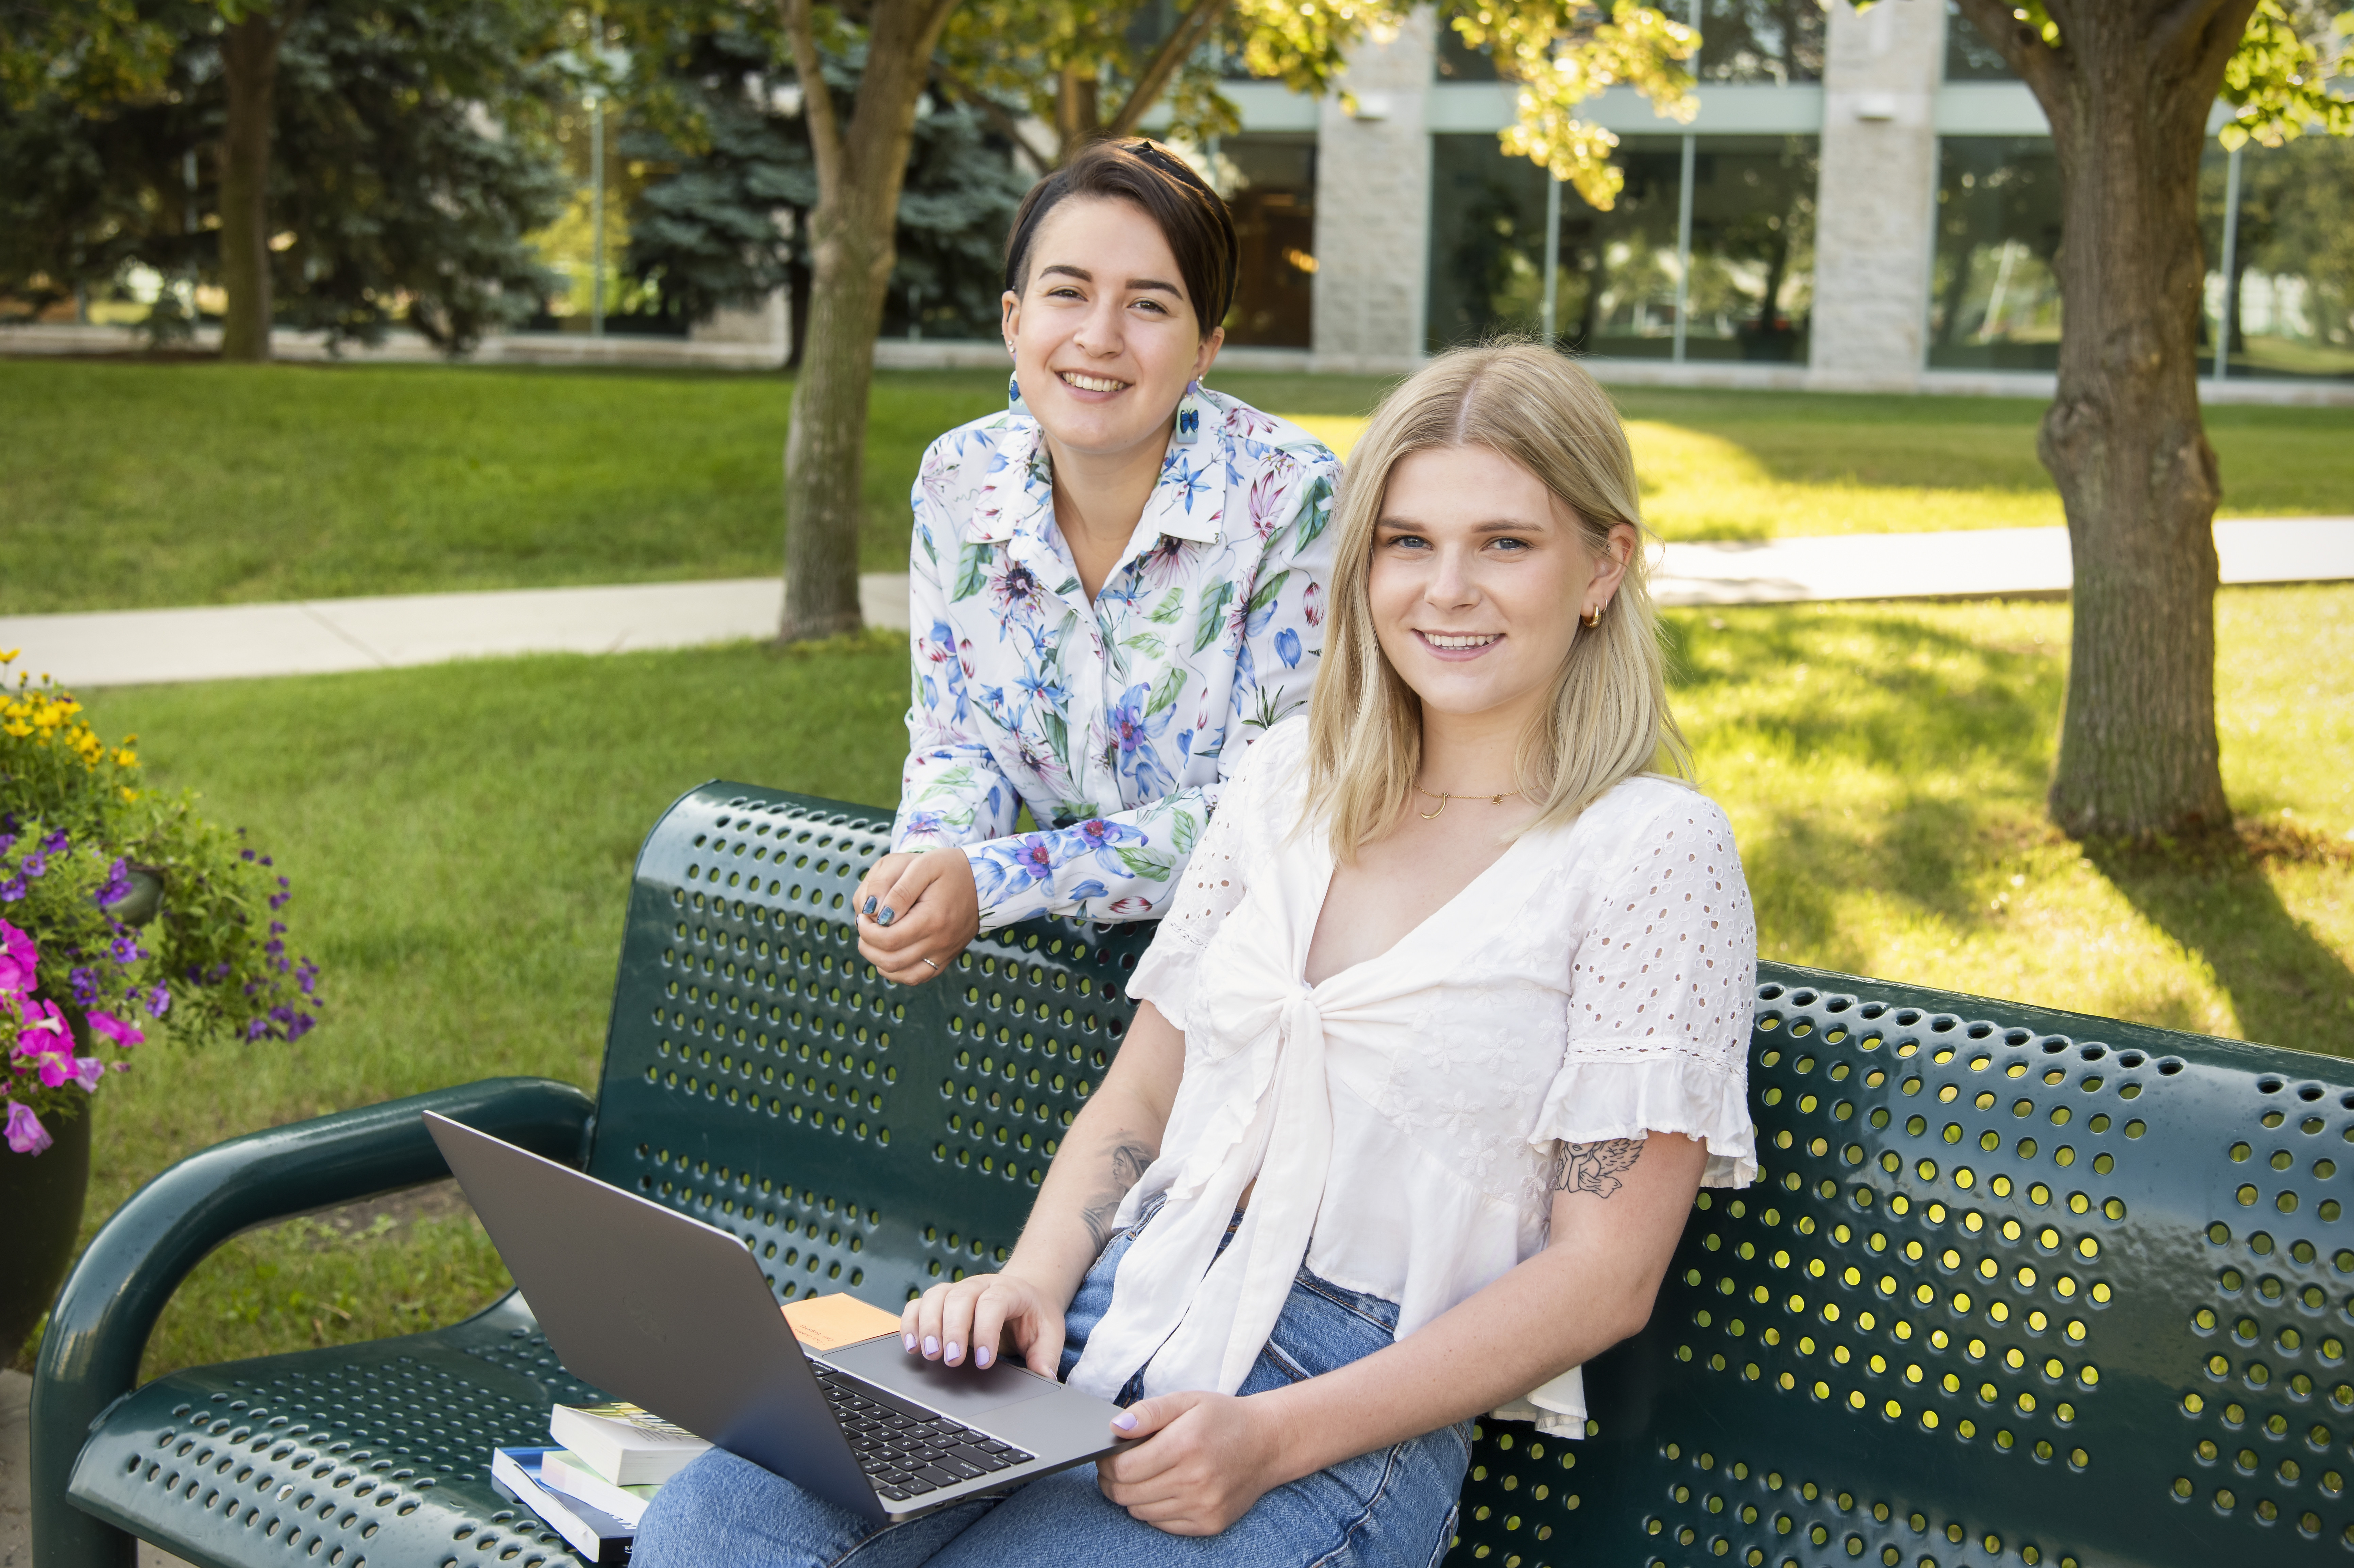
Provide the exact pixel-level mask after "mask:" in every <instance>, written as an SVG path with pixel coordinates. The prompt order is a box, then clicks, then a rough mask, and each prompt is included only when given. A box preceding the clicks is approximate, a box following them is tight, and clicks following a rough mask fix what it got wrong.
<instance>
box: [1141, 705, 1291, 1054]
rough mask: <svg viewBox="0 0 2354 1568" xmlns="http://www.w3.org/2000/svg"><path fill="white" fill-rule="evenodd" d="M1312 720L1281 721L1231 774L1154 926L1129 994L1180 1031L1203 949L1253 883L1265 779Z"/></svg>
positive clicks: (1207, 945) (1255, 745) (1183, 1029)
mask: <svg viewBox="0 0 2354 1568" xmlns="http://www.w3.org/2000/svg"><path fill="white" fill-rule="evenodd" d="M1307 727H1308V726H1307V721H1306V720H1305V719H1292V720H1289V721H1288V722H1286V723H1283V724H1280V725H1278V726H1276V727H1275V728H1274V729H1272V730H1270V731H1268V732H1267V735H1266V736H1264V737H1263V738H1262V739H1260V740H1258V741H1257V742H1256V743H1255V744H1254V745H1253V746H1252V747H1251V748H1250V752H1249V754H1248V755H1247V756H1246V757H1245V758H1243V760H1242V764H1241V766H1240V767H1238V768H1235V771H1234V775H1233V777H1232V778H1230V779H1227V780H1226V788H1225V795H1224V796H1223V797H1222V798H1221V799H1220V800H1219V801H1218V808H1217V810H1216V811H1215V812H1214V814H1213V815H1212V816H1211V818H1210V825H1209V826H1208V827H1206V828H1204V829H1203V830H1202V840H1201V842H1199V843H1197V844H1195V845H1194V846H1193V858H1192V859H1190V860H1188V861H1187V862H1186V863H1185V870H1184V872H1183V873H1182V876H1181V877H1180V880H1179V884H1178V887H1177V891H1176V893H1175V894H1174V895H1172V897H1171V899H1170V903H1169V913H1168V914H1167V915H1165V916H1162V917H1161V927H1160V929H1159V930H1157V931H1155V932H1154V933H1153V937H1152V946H1150V948H1146V949H1145V952H1144V957H1143V958H1141V959H1138V960H1137V965H1136V976H1135V978H1134V979H1133V980H1130V981H1129V986H1128V994H1129V997H1131V998H1132V999H1134V1000H1135V1001H1149V1002H1150V1003H1152V1005H1153V1006H1155V1007H1157V1008H1159V1009H1160V1010H1161V1016H1162V1017H1163V1018H1166V1019H1167V1020H1168V1021H1169V1022H1171V1023H1172V1025H1174V1026H1175V1027H1176V1029H1177V1031H1178V1033H1184V1032H1185V1029H1186V1023H1185V1014H1186V1010H1187V1008H1188V1006H1189V1005H1190V1003H1191V1001H1192V999H1193V983H1194V976H1195V973H1196V971H1197V970H1198V969H1200V967H1201V962H1202V953H1203V950H1204V948H1208V947H1209V945H1210V938H1213V937H1214V936H1216V935H1217V934H1218V927H1219V926H1220V925H1221V924H1223V923H1224V922H1225V917H1226V916H1228V915H1230V914H1232V913H1233V912H1234V908H1235V906H1236V905H1238V904H1240V903H1241V902H1242V901H1243V895H1244V893H1246V891H1248V889H1249V885H1250V884H1249V879H1248V871H1249V860H1250V855H1249V853H1248V850H1247V849H1246V842H1247V841H1248V839H1249V836H1250V832H1251V829H1252V827H1253V825H1254V823H1253V817H1254V815H1255V813H1256V811H1257V802H1258V796H1259V793H1260V791H1261V790H1262V789H1264V786H1263V785H1261V784H1260V783H1259V782H1258V780H1259V779H1262V778H1264V777H1265V775H1266V774H1267V770H1268V769H1269V768H1271V767H1278V766H1280V762H1279V761H1278V759H1277V758H1275V755H1274V754H1276V753H1278V752H1282V753H1285V754H1287V755H1288V756H1291V757H1296V756H1297V754H1298V752H1299V740H1300V737H1301V736H1304V735H1305V734H1306V733H1307Z"/></svg>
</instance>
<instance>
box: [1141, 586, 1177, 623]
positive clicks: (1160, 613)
mask: <svg viewBox="0 0 2354 1568" xmlns="http://www.w3.org/2000/svg"><path fill="white" fill-rule="evenodd" d="M1184 611H1185V590H1184V589H1183V588H1171V589H1170V590H1169V591H1168V592H1167V593H1164V594H1162V595H1161V602H1160V603H1159V604H1156V605H1154V606H1153V607H1152V613H1151V614H1150V615H1149V616H1147V617H1145V619H1146V620H1150V621H1151V622H1152V623H1153V624H1154V625H1155V626H1174V625H1176V624H1177V618H1178V617H1179V616H1180V615H1182V614H1183V613H1184Z"/></svg>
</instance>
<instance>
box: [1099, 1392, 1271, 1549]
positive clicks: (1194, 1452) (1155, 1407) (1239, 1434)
mask: <svg viewBox="0 0 2354 1568" xmlns="http://www.w3.org/2000/svg"><path fill="white" fill-rule="evenodd" d="M1273 1416H1274V1412H1273V1410H1272V1408H1271V1407H1270V1406H1268V1405H1267V1404H1266V1402H1265V1401H1263V1400H1259V1399H1241V1398H1237V1397H1235V1395H1233V1394H1228V1393H1164V1394H1161V1395H1158V1396H1156V1397H1154V1398H1151V1399H1140V1400H1138V1401H1137V1402H1136V1403H1135V1404H1131V1405H1129V1407H1128V1408H1127V1409H1126V1410H1125V1411H1123V1412H1121V1413H1120V1414H1119V1415H1118V1416H1116V1417H1114V1418H1113V1421H1112V1424H1111V1425H1112V1435H1113V1436H1117V1437H1119V1438H1121V1439H1123V1440H1124V1441H1125V1442H1127V1444H1128V1445H1129V1446H1126V1447H1123V1448H1121V1449H1120V1450H1119V1452H1118V1453H1116V1454H1111V1455H1108V1456H1106V1457H1103V1458H1101V1459H1098V1460H1097V1461H1096V1480H1097V1485H1098V1486H1100V1487H1101V1488H1102V1489H1103V1495H1104V1496H1105V1497H1106V1498H1108V1499H1110V1500H1111V1501H1112V1502H1113V1503H1115V1504H1117V1505H1118V1506H1119V1507H1121V1508H1124V1509H1126V1510H1128V1511H1129V1516H1130V1517H1132V1518H1135V1519H1138V1520H1142V1521H1143V1522H1144V1523H1146V1524H1150V1525H1152V1526H1153V1527H1155V1528H1156V1529H1160V1530H1165V1531H1168V1532H1169V1533H1170V1534H1172V1535H1215V1534H1217V1533H1218V1532H1219V1531H1222V1530H1224V1529H1225V1528H1226V1526H1228V1525H1230V1524H1232V1523H1234V1521H1235V1520H1238V1519H1240V1518H1242V1516H1243V1515H1244V1514H1245V1513H1246V1512H1248V1511H1249V1510H1250V1506H1251V1504H1253V1503H1255V1502H1257V1501H1258V1499H1259V1498H1260V1497H1261V1496H1262V1495H1263V1494H1265V1493H1266V1492H1267V1491H1269V1490H1271V1489H1274V1488H1276V1487H1278V1486H1281V1485H1282V1484H1283V1483H1284V1482H1286V1481H1288V1480H1292V1479H1295V1477H1294V1476H1292V1475H1289V1474H1287V1473H1286V1472H1285V1471H1284V1470H1283V1469H1282V1468H1281V1467H1280V1464H1281V1459H1282V1455H1283V1443H1282V1436H1281V1434H1280V1433H1279V1432H1278V1430H1277V1422H1276V1421H1275V1419H1274V1418H1273ZM1122 1422H1127V1423H1128V1424H1129V1425H1125V1426H1123V1425H1120V1424H1121V1423H1122Z"/></svg>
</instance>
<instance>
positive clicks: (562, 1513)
mask: <svg viewBox="0 0 2354 1568" xmlns="http://www.w3.org/2000/svg"><path fill="white" fill-rule="evenodd" d="M552 1452H554V1450H553V1449H547V1448H493V1449H492V1450H491V1479H492V1480H493V1481H495V1482H497V1483H498V1484H499V1485H500V1486H502V1487H504V1489H506V1490H508V1491H509V1492H512V1493H513V1494H514V1499H515V1501H517V1502H519V1503H521V1504H523V1506H524V1507H525V1508H527V1509H529V1510H531V1511H532V1512H534V1513H535V1514H537V1515H538V1516H539V1517H540V1518H541V1519H542V1520H545V1521H546V1524H547V1527H548V1528H549V1529H550V1530H553V1531H556V1533H557V1534H558V1535H560V1536H562V1537H564V1539H565V1542H566V1543H567V1544H568V1545H569V1546H570V1547H571V1548H572V1549H573V1550H574V1551H575V1552H578V1553H579V1554H580V1555H581V1556H582V1557H584V1558H586V1559H588V1561H589V1562H590V1563H596V1564H599V1568H619V1565H620V1564H623V1563H628V1562H629V1560H630V1549H631V1546H632V1545H633V1544H634V1543H635V1542H634V1537H635V1536H636V1533H637V1527H636V1526H635V1525H630V1524H623V1523H622V1522H621V1521H620V1520H617V1519H614V1518H613V1517H611V1516H610V1514H606V1513H604V1512H602V1511H600V1510H598V1509H595V1508H593V1507H591V1506H589V1505H588V1504H587V1503H584V1502H582V1501H580V1500H579V1499H577V1498H569V1497H564V1496H561V1495H559V1494H557V1493H555V1492H551V1491H549V1490H548V1489H546V1488H545V1487H543V1486H542V1485H540V1466H541V1463H542V1461H543V1460H544V1459H545V1458H546V1456H547V1455H548V1454H550V1453H552Z"/></svg>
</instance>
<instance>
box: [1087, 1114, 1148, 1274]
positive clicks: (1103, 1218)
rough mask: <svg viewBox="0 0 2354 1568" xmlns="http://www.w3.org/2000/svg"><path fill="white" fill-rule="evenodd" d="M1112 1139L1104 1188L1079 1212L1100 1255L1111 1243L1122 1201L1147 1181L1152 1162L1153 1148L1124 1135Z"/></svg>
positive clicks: (1097, 1190) (1102, 1186) (1116, 1135)
mask: <svg viewBox="0 0 2354 1568" xmlns="http://www.w3.org/2000/svg"><path fill="white" fill-rule="evenodd" d="M1113 1136H1114V1138H1115V1139H1117V1141H1115V1142H1114V1143H1113V1144H1112V1146H1111V1158H1110V1163H1109V1165H1108V1168H1107V1169H1106V1171H1105V1172H1104V1176H1103V1182H1102V1185H1100V1186H1099V1187H1097V1189H1096V1195H1095V1197H1093V1198H1092V1199H1090V1200H1089V1201H1088V1202H1087V1207H1086V1208H1084V1209H1082V1210H1080V1211H1079V1221H1080V1223H1081V1224H1084V1225H1086V1226H1087V1234H1088V1236H1089V1237H1091V1238H1092V1239H1093V1240H1094V1242H1095V1248H1096V1251H1097V1252H1101V1251H1103V1249H1104V1244H1105V1243H1107V1242H1108V1241H1110V1240H1111V1221H1112V1216H1113V1215H1114V1214H1117V1213H1119V1204H1120V1200H1121V1199H1123V1198H1125V1197H1127V1196H1128V1190H1129V1188H1131V1187H1133V1186H1135V1185H1136V1184H1137V1182H1139V1181H1142V1180H1143V1179H1144V1171H1145V1168H1146V1167H1147V1166H1149V1165H1150V1164H1151V1163H1152V1150H1151V1149H1150V1147H1148V1146H1147V1145H1145V1144H1142V1143H1140V1142H1138V1141H1137V1140H1136V1139H1134V1138H1132V1137H1130V1136H1129V1135H1127V1134H1125V1133H1116V1134H1114V1135H1113Z"/></svg>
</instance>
